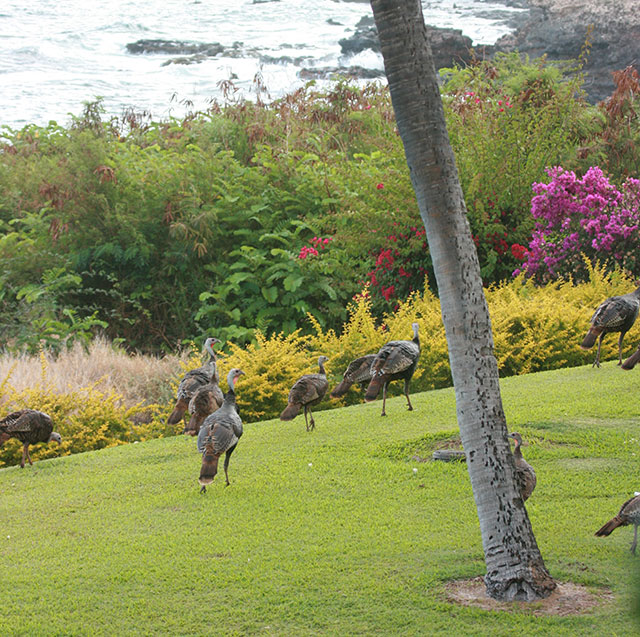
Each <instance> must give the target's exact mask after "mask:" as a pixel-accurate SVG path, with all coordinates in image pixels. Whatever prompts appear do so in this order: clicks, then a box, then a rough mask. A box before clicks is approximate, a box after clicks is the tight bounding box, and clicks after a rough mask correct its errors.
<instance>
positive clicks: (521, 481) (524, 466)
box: [509, 432, 537, 502]
mask: <svg viewBox="0 0 640 637" xmlns="http://www.w3.org/2000/svg"><path fill="white" fill-rule="evenodd" d="M509 437H511V438H513V439H514V440H515V443H516V446H515V448H514V450H513V459H514V460H515V463H516V484H517V487H518V491H519V492H520V495H521V496H522V501H523V502H526V501H527V500H528V499H529V497H530V496H531V494H532V493H533V490H534V489H535V488H536V482H537V478H536V472H535V471H534V469H533V467H532V466H531V465H530V464H529V463H528V462H527V461H526V460H525V459H524V458H523V456H522V449H521V447H522V436H521V435H520V434H519V433H517V432H513V433H511V434H509Z"/></svg>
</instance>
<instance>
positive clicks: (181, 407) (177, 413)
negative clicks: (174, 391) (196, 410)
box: [167, 400, 187, 425]
mask: <svg viewBox="0 0 640 637" xmlns="http://www.w3.org/2000/svg"><path fill="white" fill-rule="evenodd" d="M185 411H187V403H186V402H184V400H179V401H178V402H177V403H176V406H175V407H174V408H173V411H172V412H171V414H170V415H169V418H167V424H169V425H177V424H178V423H179V422H180V421H181V420H182V417H183V416H184V412H185Z"/></svg>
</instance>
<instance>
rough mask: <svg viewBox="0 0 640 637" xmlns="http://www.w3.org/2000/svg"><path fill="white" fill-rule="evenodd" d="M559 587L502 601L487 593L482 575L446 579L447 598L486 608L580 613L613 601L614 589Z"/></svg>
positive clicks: (560, 584) (576, 585) (464, 604)
mask: <svg viewBox="0 0 640 637" xmlns="http://www.w3.org/2000/svg"><path fill="white" fill-rule="evenodd" d="M557 584H558V587H557V588H556V590H555V591H553V593H551V595H549V597H547V599H543V600H540V601H538V602H499V601H497V600H495V599H493V598H491V597H489V596H488V595H487V589H486V587H485V585H484V580H483V578H482V577H474V578H473V579H467V580H457V581H454V582H447V583H446V584H445V591H446V596H447V600H448V601H449V602H453V603H455V604H461V605H462V606H473V607H475V608H482V609H483V610H499V611H507V612H525V613H527V614H531V615H536V616H543V615H561V616H563V615H581V614H583V613H588V612H589V611H591V610H593V609H594V608H596V607H598V606H602V605H603V604H608V603H610V602H612V601H613V599H614V598H613V593H612V592H611V591H610V590H608V589H602V590H600V591H598V592H596V593H594V592H591V591H590V590H588V589H587V587H586V586H581V585H580V584H574V583H572V582H557Z"/></svg>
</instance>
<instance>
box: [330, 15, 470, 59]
mask: <svg viewBox="0 0 640 637" xmlns="http://www.w3.org/2000/svg"><path fill="white" fill-rule="evenodd" d="M361 23H362V26H358V27H357V28H356V30H355V31H354V33H353V35H351V36H349V37H348V38H344V39H342V40H340V42H339V44H340V49H341V51H342V54H343V55H356V54H357V53H361V52H362V51H365V50H367V49H371V50H372V51H375V52H376V53H379V52H380V41H379V40H378V31H377V29H376V27H375V25H374V26H370V25H369V22H368V20H367V21H364V22H363V20H361V21H360V22H359V23H358V24H359V25H360V24H361ZM427 29H428V30H429V36H430V39H431V49H432V52H433V59H434V63H435V65H436V68H437V69H440V68H443V67H449V66H453V65H454V64H455V63H457V64H460V63H465V62H468V61H469V60H470V59H471V53H470V49H471V45H472V41H471V38H469V37H467V36H466V35H462V31H460V30H459V29H441V28H438V27H432V26H427Z"/></svg>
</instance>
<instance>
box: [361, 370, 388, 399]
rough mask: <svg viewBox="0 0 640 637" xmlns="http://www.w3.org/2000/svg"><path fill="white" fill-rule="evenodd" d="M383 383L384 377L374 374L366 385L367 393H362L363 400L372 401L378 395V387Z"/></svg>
mask: <svg viewBox="0 0 640 637" xmlns="http://www.w3.org/2000/svg"><path fill="white" fill-rule="evenodd" d="M382 385H384V377H383V376H375V377H374V378H372V379H371V382H370V383H369V386H368V387H367V393H366V394H365V395H364V400H365V402H368V403H370V402H372V401H374V400H375V399H376V398H377V397H378V392H379V391H380V387H382Z"/></svg>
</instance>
